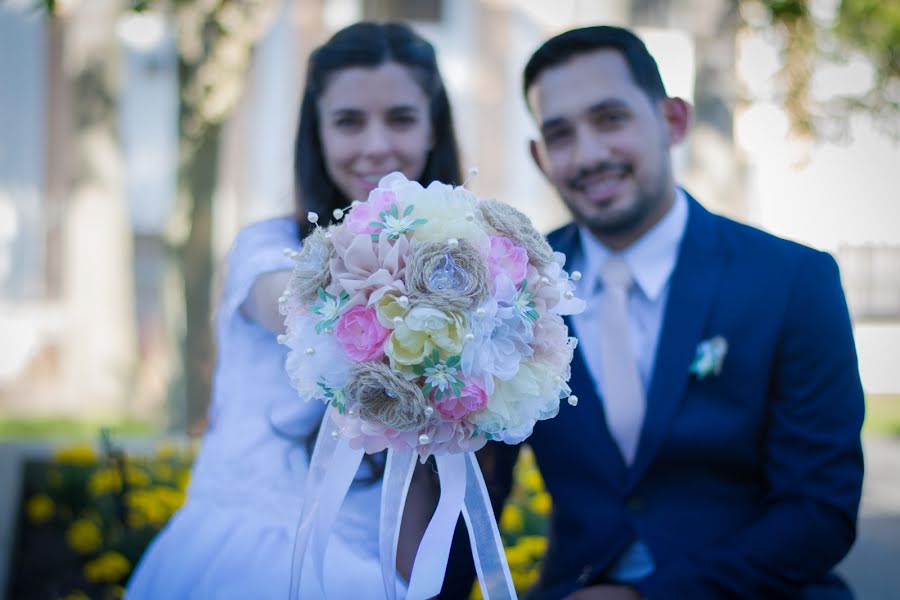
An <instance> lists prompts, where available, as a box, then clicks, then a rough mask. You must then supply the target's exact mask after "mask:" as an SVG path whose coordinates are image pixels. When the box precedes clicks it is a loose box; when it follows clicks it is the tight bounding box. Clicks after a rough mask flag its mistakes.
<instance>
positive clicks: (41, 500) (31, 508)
mask: <svg viewBox="0 0 900 600" xmlns="http://www.w3.org/2000/svg"><path fill="white" fill-rule="evenodd" d="M54 512H56V505H54V504H53V500H51V499H50V496H48V495H47V494H35V495H34V496H32V497H31V498H29V499H28V502H27V503H26V504H25V513H26V514H27V515H28V520H29V521H31V522H32V523H44V522H46V521H49V520H50V518H51V517H53V513H54Z"/></svg>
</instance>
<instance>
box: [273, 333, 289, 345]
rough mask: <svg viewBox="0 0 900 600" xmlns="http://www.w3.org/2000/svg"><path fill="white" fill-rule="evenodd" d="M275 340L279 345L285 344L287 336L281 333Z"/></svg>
mask: <svg viewBox="0 0 900 600" xmlns="http://www.w3.org/2000/svg"><path fill="white" fill-rule="evenodd" d="M275 339H276V340H278V343H279V344H283V343H285V342H286V341H287V336H286V335H284V334H283V333H282V334H281V335H279V336H278V337H277V338H275Z"/></svg>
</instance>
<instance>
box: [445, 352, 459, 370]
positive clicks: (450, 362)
mask: <svg viewBox="0 0 900 600" xmlns="http://www.w3.org/2000/svg"><path fill="white" fill-rule="evenodd" d="M446 364H447V366H448V367H455V366H456V365H458V364H459V354H456V355H454V356H451V357H450V358H448V359H447V363H446Z"/></svg>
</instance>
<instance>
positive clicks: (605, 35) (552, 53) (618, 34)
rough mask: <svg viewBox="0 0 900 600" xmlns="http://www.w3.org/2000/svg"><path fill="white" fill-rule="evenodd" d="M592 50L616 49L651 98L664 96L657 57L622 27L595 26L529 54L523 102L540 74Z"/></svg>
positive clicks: (569, 33)
mask: <svg viewBox="0 0 900 600" xmlns="http://www.w3.org/2000/svg"><path fill="white" fill-rule="evenodd" d="M595 50H617V51H618V52H619V53H620V54H621V55H622V56H623V58H624V59H625V63H626V64H627V65H628V70H629V71H630V72H631V77H632V78H633V79H634V81H635V83H637V85H638V87H639V88H641V89H642V90H643V91H644V93H645V94H647V96H649V98H650V100H652V101H656V100H661V99H662V98H665V97H666V96H667V94H666V87H665V85H663V81H662V77H660V75H659V67H658V66H657V65H656V60H654V59H653V56H652V55H651V54H650V52H649V51H648V50H647V46H645V45H644V42H642V41H641V39H640V38H639V37H638V36H636V35H635V34H634V33H632V32H631V31H629V30H627V29H623V28H621V27H610V26H607V25H596V26H594V27H582V28H581V29H572V30H570V31H566V32H565V33H561V34H559V35H557V36H555V37H552V38H550V39H549V40H547V41H546V42H544V44H543V45H542V46H541V47H540V48H538V49H537V50H536V51H535V53H534V54H532V55H531V58H530V59H529V60H528V64H527V65H525V72H524V75H523V79H522V92H523V93H524V94H525V102H526V104H527V103H528V91H529V90H530V89H531V86H532V85H534V83H535V81H537V78H538V77H540V75H541V73H543V72H544V71H546V70H547V69H551V68H553V67H558V66H560V65H562V64H563V63H566V62H568V61H569V60H571V59H572V58H573V57H575V56H578V55H580V54H585V53H587V52H593V51H595Z"/></svg>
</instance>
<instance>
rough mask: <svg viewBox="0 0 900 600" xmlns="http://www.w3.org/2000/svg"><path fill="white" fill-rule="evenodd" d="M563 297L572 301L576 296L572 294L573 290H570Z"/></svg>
mask: <svg viewBox="0 0 900 600" xmlns="http://www.w3.org/2000/svg"><path fill="white" fill-rule="evenodd" d="M563 297H564V298H565V299H566V300H571V299H572V298H574V297H575V294H573V293H572V292H571V290H569V291H566V293H565V294H563Z"/></svg>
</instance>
